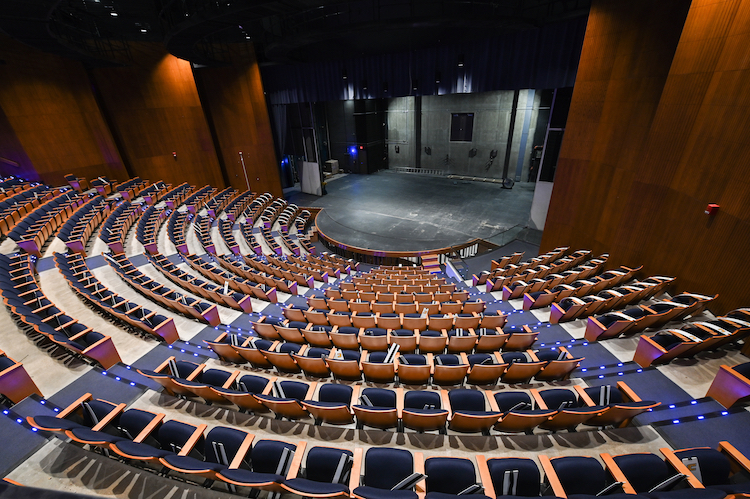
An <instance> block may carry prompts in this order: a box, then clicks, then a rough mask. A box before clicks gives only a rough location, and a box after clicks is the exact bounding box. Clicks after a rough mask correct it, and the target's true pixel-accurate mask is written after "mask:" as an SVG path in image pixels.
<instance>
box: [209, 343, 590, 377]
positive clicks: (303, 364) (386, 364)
mask: <svg viewBox="0 0 750 499" xmlns="http://www.w3.org/2000/svg"><path fill="white" fill-rule="evenodd" d="M240 341H242V340H241V339H240V338H239V337H236V336H235V337H233V336H232V335H220V336H219V337H217V338H216V340H214V341H205V343H206V344H207V345H208V346H209V347H210V348H211V349H212V350H213V351H214V352H215V353H216V354H217V355H218V356H219V357H220V358H221V359H222V360H225V361H227V362H232V363H235V364H242V363H244V362H249V363H250V364H251V365H252V366H253V367H256V368H260V369H272V368H275V369H276V370H277V371H278V372H280V373H300V372H303V373H305V375H307V376H311V377H317V378H326V377H329V376H331V377H333V378H334V379H345V380H349V381H358V380H360V379H362V378H363V377H364V379H365V380H366V381H372V382H378V383H395V382H398V383H405V384H410V385H428V384H433V385H441V386H446V385H447V386H450V385H458V384H463V383H464V382H466V383H469V384H476V385H495V384H497V383H498V381H502V382H503V383H526V382H529V381H530V380H531V379H532V378H534V379H537V380H539V381H559V380H563V379H567V378H568V377H570V375H571V373H572V372H573V371H574V370H575V369H576V368H577V367H578V366H579V365H580V362H581V361H582V360H583V358H582V357H577V358H576V357H574V356H573V355H571V354H570V352H568V350H567V349H565V348H564V347H560V348H557V349H547V350H543V351H542V350H537V351H532V350H526V351H525V352H518V351H508V352H502V353H501V352H484V353H474V354H469V355H467V354H466V353H465V352H460V353H458V354H450V353H449V354H442V353H439V354H433V353H420V354H414V353H403V354H402V353H400V352H398V351H397V350H398V349H397V346H398V344H395V345H393V344H392V345H391V347H389V349H388V351H373V352H369V353H368V351H367V350H365V349H362V350H361V351H360V350H359V349H357V350H347V349H340V348H338V347H336V348H331V349H328V348H323V347H308V346H307V345H300V344H298V343H291V342H280V341H271V340H265V339H257V338H249V339H246V340H245V341H244V342H243V343H242V345H240V344H239V343H240Z"/></svg>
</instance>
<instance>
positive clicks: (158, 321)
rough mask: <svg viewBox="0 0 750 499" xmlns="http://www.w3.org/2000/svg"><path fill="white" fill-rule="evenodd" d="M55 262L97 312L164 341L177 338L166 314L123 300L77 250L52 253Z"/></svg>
mask: <svg viewBox="0 0 750 499" xmlns="http://www.w3.org/2000/svg"><path fill="white" fill-rule="evenodd" d="M54 259H55V265H56V266H57V268H58V269H59V270H60V272H61V273H62V275H63V277H64V278H65V280H66V281H67V282H68V284H69V285H70V287H71V288H72V289H73V291H75V292H76V293H78V294H79V295H80V296H82V297H83V298H84V299H85V300H86V301H87V302H88V303H90V304H91V305H92V306H93V307H94V308H95V309H96V310H97V311H98V312H100V313H102V314H104V315H106V316H108V317H114V318H116V319H118V320H119V321H121V322H122V323H123V324H126V325H128V326H130V327H131V328H133V330H134V331H135V332H139V333H145V334H146V335H148V336H149V337H151V338H156V339H158V340H160V341H164V342H166V343H169V344H171V343H173V342H175V341H176V340H178V339H180V337H179V335H178V333H177V328H176V327H175V323H174V319H172V318H171V317H165V316H163V315H160V314H158V313H156V312H154V311H151V310H149V309H147V308H144V307H142V306H140V305H138V304H137V303H133V302H131V301H128V300H126V299H125V298H123V297H122V296H120V295H119V294H117V293H115V292H114V291H112V290H110V289H108V288H107V287H105V286H104V285H103V284H102V283H101V282H100V281H99V280H98V279H97V278H96V276H94V274H92V273H91V270H89V268H88V265H87V264H86V260H85V258H84V257H83V255H81V254H80V253H73V252H68V253H67V254H62V253H55V255H54Z"/></svg>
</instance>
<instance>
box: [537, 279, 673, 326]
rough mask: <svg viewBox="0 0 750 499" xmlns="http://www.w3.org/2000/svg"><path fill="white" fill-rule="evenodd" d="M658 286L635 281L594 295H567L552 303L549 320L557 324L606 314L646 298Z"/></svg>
mask: <svg viewBox="0 0 750 499" xmlns="http://www.w3.org/2000/svg"><path fill="white" fill-rule="evenodd" d="M658 288H659V286H649V284H645V285H642V284H640V283H635V284H634V285H633V286H628V287H627V288H618V289H616V290H614V289H605V290H604V291H600V292H599V293H597V294H595V295H586V296H583V297H581V298H578V297H574V296H569V297H567V298H563V299H561V300H560V301H559V302H558V303H553V304H552V307H551V308H550V322H551V323H553V324H557V323H558V322H566V321H570V320H576V319H582V318H584V317H589V316H592V315H595V314H606V313H608V312H610V311H612V310H614V309H617V308H625V307H626V306H627V305H630V304H633V303H635V302H638V301H642V299H641V297H644V298H643V299H648V298H649V297H650V296H653V295H652V293H653V292H654V291H657V290H658ZM657 292H658V291H657Z"/></svg>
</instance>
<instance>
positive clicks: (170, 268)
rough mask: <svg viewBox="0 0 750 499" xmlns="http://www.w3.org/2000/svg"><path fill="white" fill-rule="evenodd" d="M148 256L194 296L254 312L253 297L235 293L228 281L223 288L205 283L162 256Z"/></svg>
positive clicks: (154, 264)
mask: <svg viewBox="0 0 750 499" xmlns="http://www.w3.org/2000/svg"><path fill="white" fill-rule="evenodd" d="M146 256H147V257H148V260H149V262H150V263H151V264H152V265H153V266H154V267H155V268H156V270H158V271H159V272H161V273H162V274H163V275H164V276H165V277H166V278H168V279H169V280H170V281H172V282H174V283H175V284H177V285H178V286H180V287H181V288H183V289H185V290H187V291H189V292H191V293H193V294H194V295H197V296H201V297H203V298H205V299H206V300H210V301H212V302H214V303H217V304H219V305H223V306H225V307H229V308H233V309H235V310H239V311H241V312H245V313H248V314H249V313H251V312H252V311H253V304H252V299H251V295H249V294H245V293H242V292H240V291H235V289H234V286H232V287H230V286H229V282H228V281H225V282H226V283H227V284H226V285H225V286H224V288H222V287H221V286H219V285H218V284H216V283H214V282H212V281H204V280H203V279H200V278H198V277H196V276H194V275H191V274H189V273H188V272H185V271H184V270H182V269H181V268H179V267H178V266H177V265H175V264H174V263H172V262H171V261H169V259H168V258H167V257H166V256H164V255H162V254H159V253H157V254H155V255H148V254H147V255H146ZM230 288H231V289H230Z"/></svg>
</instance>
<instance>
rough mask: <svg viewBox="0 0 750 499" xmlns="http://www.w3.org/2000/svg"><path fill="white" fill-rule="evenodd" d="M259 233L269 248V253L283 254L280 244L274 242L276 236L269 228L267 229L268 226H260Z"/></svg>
mask: <svg viewBox="0 0 750 499" xmlns="http://www.w3.org/2000/svg"><path fill="white" fill-rule="evenodd" d="M260 235H261V236H262V237H263V240H264V241H265V242H266V245H267V246H268V248H269V249H270V250H271V254H276V255H279V256H281V255H283V254H284V250H283V249H282V248H281V245H280V244H279V243H277V242H276V238H275V237H274V235H273V233H272V232H271V229H269V228H268V227H263V226H261V228H260Z"/></svg>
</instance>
